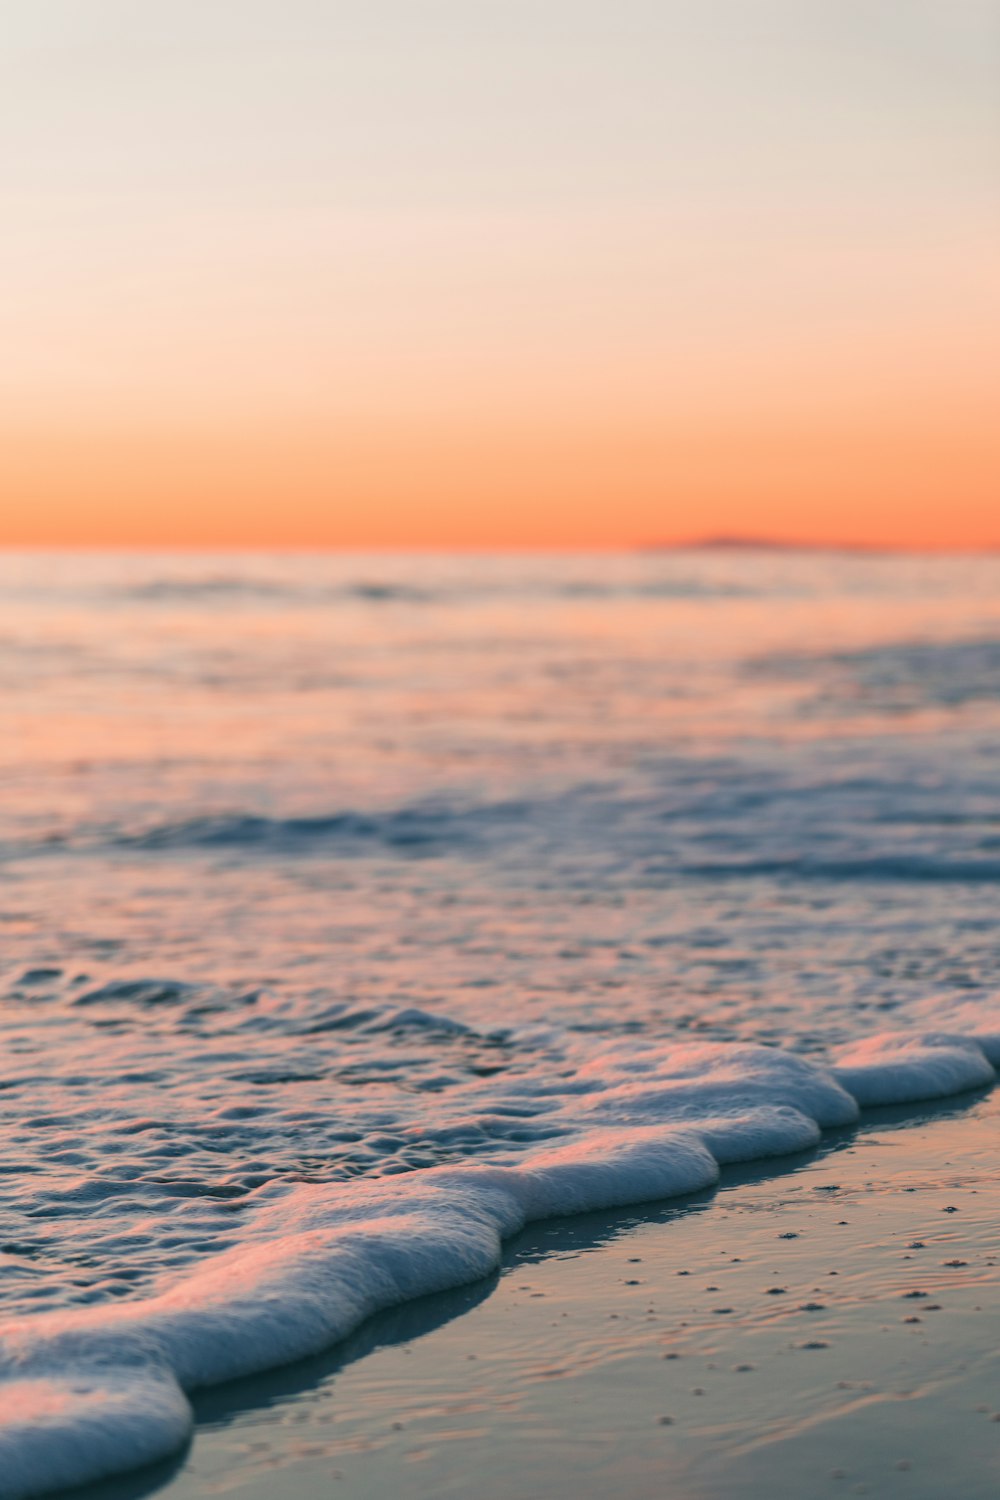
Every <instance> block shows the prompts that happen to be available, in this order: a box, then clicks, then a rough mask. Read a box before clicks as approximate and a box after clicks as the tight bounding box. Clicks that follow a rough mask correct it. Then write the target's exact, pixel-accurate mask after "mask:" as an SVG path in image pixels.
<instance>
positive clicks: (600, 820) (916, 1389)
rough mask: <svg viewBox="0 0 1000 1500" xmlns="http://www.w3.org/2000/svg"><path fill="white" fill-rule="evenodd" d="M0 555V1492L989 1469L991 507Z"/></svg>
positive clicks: (993, 863)
mask: <svg viewBox="0 0 1000 1500" xmlns="http://www.w3.org/2000/svg"><path fill="white" fill-rule="evenodd" d="M0 571H2V581H3V592H2V601H0V638H2V640H3V655H2V659H0V666H2V671H3V674H4V687H5V693H6V700H5V701H6V702H7V704H8V705H9V712H10V716H11V719H10V722H11V724H12V725H13V727H14V730H15V731H16V732H14V733H12V734H11V735H10V736H9V737H8V738H7V739H6V740H5V741H4V744H3V746H2V749H0V755H2V772H3V783H2V785H3V796H4V810H5V814H6V816H5V821H4V838H3V844H2V848H0V856H2V870H0V875H2V903H0V920H2V923H3V934H4V965H5V967H4V998H5V1005H4V1011H3V1029H4V1038H3V1041H4V1058H5V1062H4V1072H3V1078H2V1084H3V1087H2V1090H0V1110H2V1125H3V1131H4V1143H5V1165H4V1171H3V1173H2V1175H0V1226H2V1242H0V1260H2V1267H3V1271H4V1277H3V1287H2V1293H0V1295H2V1297H3V1308H2V1327H0V1382H2V1402H0V1460H2V1463H3V1474H4V1485H5V1486H6V1488H5V1489H0V1493H2V1494H3V1496H4V1500H8V1497H9V1500H15V1497H17V1500H20V1497H22V1496H24V1497H27V1496H29V1495H35V1494H38V1495H40V1494H45V1493H55V1492H57V1491H58V1490H59V1489H60V1488H66V1486H68V1485H72V1484H74V1483H77V1482H80V1481H84V1480H88V1481H89V1480H91V1479H93V1480H96V1479H98V1478H101V1479H102V1481H104V1488H103V1489H100V1490H99V1491H95V1492H94V1493H95V1494H97V1493H100V1494H101V1495H102V1496H103V1497H107V1500H111V1497H112V1496H121V1497H124V1496H126V1495H134V1496H138V1495H142V1494H146V1493H152V1492H155V1491H156V1490H157V1489H159V1490H160V1491H161V1492H162V1493H163V1494H164V1495H169V1496H170V1497H171V1500H196V1497H204V1496H207V1495H210V1494H216V1493H218V1494H226V1493H233V1494H236V1495H244V1496H246V1497H247V1500H251V1497H260V1500H263V1496H265V1495H273V1494H275V1493H282V1494H284V1493H289V1494H290V1495H292V1496H294V1497H295V1500H309V1497H312V1496H314V1495H317V1496H318V1495H319V1494H323V1495H326V1494H329V1493H337V1492H338V1488H339V1490H340V1491H342V1492H343V1493H345V1494H352V1495H357V1496H369V1495H371V1496H373V1497H374V1496H376V1495H379V1496H381V1495H384V1494H386V1493H389V1492H391V1491H392V1490H394V1489H395V1490H399V1491H400V1493H402V1494H403V1495H412V1496H414V1500H422V1497H424V1496H428V1497H429V1496H431V1495H437V1494H455V1495H463V1494H468V1493H471V1492H476V1493H479V1494H481V1495H482V1496H483V1497H484V1500H489V1497H492V1496H496V1497H497V1500H499V1497H500V1496H506V1495H524V1496H530V1497H535V1496H538V1497H542V1496H545V1497H549V1496H552V1497H560V1496H562V1495H566V1496H569V1495H571V1494H572V1495H579V1496H581V1497H587V1496H589V1495H595V1496H596V1495H597V1494H599V1493H601V1494H603V1493H606V1492H607V1491H608V1490H609V1489H610V1490H614V1492H615V1493H616V1494H622V1495H626V1496H633V1497H634V1500H644V1497H645V1496H647V1495H650V1496H651V1495H653V1494H654V1493H662V1492H663V1491H664V1489H665V1487H667V1486H673V1489H674V1491H675V1492H676V1493H677V1494H679V1495H685V1496H688V1495H689V1496H691V1497H692V1500H712V1497H716V1496H717V1497H719V1500H729V1497H736V1496H743V1495H747V1496H753V1495H756V1494H757V1493H758V1492H760V1493H763V1492H764V1491H765V1490H766V1491H767V1492H768V1493H777V1494H788V1495H799V1494H812V1493H820V1494H823V1493H831V1494H835V1493H838V1492H841V1491H842V1492H844V1493H852V1492H856V1493H871V1494H874V1495H886V1496H890V1497H892V1500H895V1497H896V1496H897V1495H903V1494H906V1495H913V1496H921V1497H926V1500H931V1497H932V1496H933V1497H937V1496H939V1495H940V1494H941V1493H943V1492H947V1493H950V1494H955V1495H956V1496H959V1497H961V1500H978V1497H979V1496H980V1495H983V1496H985V1495H987V1494H989V1493H992V1492H993V1491H994V1490H995V1479H996V1460H995V1456H994V1455H995V1453H996V1442H997V1441H998V1439H997V1434H998V1433H1000V1423H993V1421H992V1418H993V1416H995V1415H996V1414H997V1411H998V1409H1000V1396H998V1393H997V1390H996V1370H995V1366H994V1364H993V1362H992V1360H993V1355H992V1351H993V1349H994V1348H995V1346H996V1337H995V1332H996V1328H995V1312H994V1304H995V1301H996V1298H995V1295H994V1292H995V1278H996V1266H995V1262H996V1258H997V1257H996V1254H995V1249H994V1243H993V1241H994V1232H993V1228H992V1225H993V1224H994V1222H995V1216H996V1215H995V1210H996V1196H995V1188H994V1186H993V1176H994V1175H995V1144H994V1142H995V1126H996V1107H997V1106H996V1102H995V1098H994V1096H993V1094H992V1093H991V1092H990V1090H991V1086H992V1084H993V1082H994V1079H995V1069H996V1066H997V1065H998V1064H1000V1004H998V1001H997V992H998V989H1000V940H998V929H997V923H996V888H997V883H998V880H1000V852H998V848H1000V846H998V829H1000V788H998V784H997V780H996V772H995V765H996V759H995V757H996V751H997V746H998V744H1000V704H998V700H997V693H996V682H997V672H996V668H997V662H998V649H1000V587H998V584H1000V572H998V564H997V560H996V559H995V558H990V557H979V558H957V557H956V558H933V559H932V558H905V557H894V556H891V555H886V556H874V555H872V556H866V555H852V554H837V555H834V554H818V553H795V552H788V553H785V552H780V553H769V552H766V551H764V552H756V551H753V550H751V551H745V550H739V549H737V550H735V551H727V550H726V549H706V550H704V551H700V552H699V551H692V552H685V551H677V552H666V553H656V552H650V553H645V554H631V555H626V554H622V555H620V556H618V557H616V558H610V559H609V558H606V557H605V558H601V559H600V560H599V561H595V560H594V559H592V558H587V557H585V556H582V555H579V556H564V557H553V558H545V557H529V558H500V557H494V558H478V559H477V558H462V557H457V556H452V557H439V558H416V557H397V558H388V557H383V558H378V559H376V558H357V557H339V558H336V557H326V558H324V557H318V556H316V557H309V558H306V557H301V558H299V557H293V556H286V557H273V558H269V557H265V556H262V555H257V556H251V555H242V556H241V555H235V554H234V555H217V556H210V555H199V554H189V555H175V556H171V555H166V554H164V555H155V554H121V555H116V556H112V555H110V554H109V555H106V556H100V555H91V556H83V555H79V556H71V555H69V554H63V555H55V554H54V555H52V556H51V557H44V558H43V557H42V556H41V555H40V554H39V555H37V556H36V555H31V554H24V555H23V556H20V557H15V556H13V555H10V556H8V557H6V558H4V559H3V561H2V570H0ZM786 1236H787V1237H786ZM913 1320H918V1321H913ZM672 1356H676V1358H674V1357H672ZM150 1464H154V1465H156V1464H159V1465H161V1467H160V1468H158V1469H157V1468H155V1467H154V1468H152V1469H150V1467H149V1465H150ZM859 1487H860V1488H859Z"/></svg>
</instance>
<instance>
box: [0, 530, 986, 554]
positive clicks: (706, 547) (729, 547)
mask: <svg viewBox="0 0 1000 1500" xmlns="http://www.w3.org/2000/svg"><path fill="white" fill-rule="evenodd" d="M70 552H73V553H75V552H87V553H102V552H103V553H134V554H138V555H143V554H155V553H161V554H162V553H177V554H184V555H192V554H211V553H249V554H263V555H266V554H269V553H271V554H282V555H295V556H306V555H310V556H322V555H334V554H343V555H370V554H373V553H375V554H383V555H387V556H392V555H397V556H400V555H412V554H420V553H423V554H427V555H435V554H436V555H439V556H449V555H456V556H494V555H521V556H524V555H538V556H551V555H559V554H562V555H585V556H600V555H605V556H635V555H643V554H655V553H668V552H735V553H751V552H779V553H803V552H805V553H818V554H831V555H837V554H839V555H846V556H860V557H995V556H997V555H1000V540H997V541H996V542H987V543H980V544H961V543H956V544H954V545H940V544H932V543H926V544H921V543H906V542H868V541H845V540H841V541H829V542H827V541H808V540H803V539H797V538H793V537H781V536H753V535H745V536H744V535H739V534H735V535H732V536H729V535H721V536H716V535H708V536H698V537H690V538H682V539H678V540H674V541H668V540H663V541H635V542H621V543H616V544H605V543H586V542H582V543H581V542H578V543H572V542H565V543H562V542H552V543H539V542H498V543H492V544H491V543H479V542H475V543H473V542H451V543H435V542H400V543H386V542H371V543H368V544H364V543H358V542H319V541H317V542H258V541H243V542H237V541H234V542H221V541H220V542H212V543H205V542H199V541H191V542H183V541H170V542H166V541H165V542H137V541H120V542H118V541H64V542H57V541H51V542H49V541H36V542H32V541H23V542H20V541H10V542H5V541H3V540H0V553H70Z"/></svg>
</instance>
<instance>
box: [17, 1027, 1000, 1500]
mask: <svg viewBox="0 0 1000 1500" xmlns="http://www.w3.org/2000/svg"><path fill="white" fill-rule="evenodd" d="M938 1008H939V1009H940V1006H939V1007H938ZM955 1014H956V1015H959V1014H960V1015H961V1017H962V1018H963V1024H964V1027H965V1029H963V1030H959V1031H947V1030H936V1031H923V1032H921V1031H908V1032H893V1033H884V1034H881V1035H877V1036H871V1037H867V1038H865V1039H863V1040H861V1041H858V1042H855V1043H854V1044H852V1045H851V1046H849V1047H847V1048H846V1049H844V1050H843V1051H841V1052H840V1053H839V1054H837V1055H835V1056H834V1057H832V1058H831V1059H830V1060H829V1061H828V1062H827V1063H825V1064H823V1063H819V1062H817V1061H814V1060H812V1059H808V1060H807V1059H805V1058H803V1057H800V1056H797V1055H795V1054H793V1053H789V1052H784V1051H781V1050H778V1049H776V1048H769V1047H762V1046H751V1045H740V1044H732V1043H712V1044H705V1045H700V1046H697V1045H696V1046H692V1045H683V1046H663V1045H662V1044H656V1043H653V1042H650V1041H641V1040H637V1039H634V1038H630V1039H628V1040H624V1041H620V1042H617V1043H613V1044H610V1045H608V1044H607V1043H606V1042H605V1043H599V1042H597V1041H596V1040H595V1039H593V1038H590V1039H588V1038H585V1037H580V1036H575V1037H566V1038H564V1039H563V1042H564V1046H565V1061H566V1063H567V1064H568V1066H562V1067H559V1068H558V1069H557V1070H555V1071H552V1070H549V1071H548V1072H545V1073H543V1074H541V1075H539V1074H538V1073H536V1074H534V1075H523V1074H522V1075H520V1076H518V1077H513V1078H512V1077H507V1078H506V1079H504V1080H496V1079H489V1078H486V1079H483V1080H482V1081H481V1083H480V1085H479V1090H480V1096H481V1099H480V1102H485V1103H486V1104H487V1105H488V1106H491V1107H493V1108H494V1109H496V1110H498V1111H499V1110H504V1109H506V1110H508V1111H515V1112H516V1109H517V1106H518V1104H519V1103H520V1104H522V1105H527V1104H532V1105H533V1106H535V1107H538V1106H539V1104H544V1106H545V1107H546V1109H547V1111H548V1125H549V1128H548V1131H547V1135H548V1139H546V1140H545V1141H544V1142H543V1143H541V1144H539V1141H538V1139H537V1137H532V1136H531V1135H530V1133H529V1134H528V1136H527V1138H526V1139H524V1140H522V1141H520V1142H519V1143H515V1142H514V1141H508V1142H507V1143H506V1148H505V1150H506V1154H505V1155H504V1156H503V1157H502V1159H499V1160H492V1161H491V1160H486V1161H484V1160H482V1159H477V1160H464V1161H460V1162H457V1163H454V1164H448V1165H441V1166H432V1167H428V1168H426V1169H425V1170H420V1171H414V1172H410V1173H408V1174H405V1175H403V1176H396V1175H392V1176H388V1177H381V1178H378V1177H376V1178H368V1179H365V1180H356V1181H354V1182H350V1183H343V1182H334V1183H330V1182H324V1183H318V1184H312V1183H303V1182H298V1183H289V1182H288V1181H279V1182H274V1181H272V1182H269V1183H266V1184H264V1185H262V1186H260V1187H258V1188H257V1189H256V1190H255V1191H253V1192H252V1193H250V1194H248V1195H247V1196H246V1197H244V1198H243V1199H242V1200H241V1201H240V1202H239V1204H237V1205H233V1204H231V1203H228V1202H227V1201H225V1200H221V1201H218V1202H213V1203H211V1204H208V1205H206V1204H205V1203H204V1202H202V1203H201V1204H200V1206H199V1209H198V1212H199V1214H201V1215H203V1216H204V1215H205V1214H207V1213H214V1214H216V1215H219V1216H225V1215H227V1214H231V1213H232V1212H233V1211H234V1208H235V1207H239V1208H240V1210H241V1214H240V1218H239V1225H240V1239H239V1241H238V1243H236V1244H234V1245H233V1246H232V1247H231V1248H228V1249H225V1250H222V1251H221V1252H218V1253H215V1254H213V1255H211V1256H209V1257H207V1258H205V1259H204V1260H202V1261H201V1262H200V1264H198V1265H197V1266H196V1267H195V1269H194V1270H189V1271H188V1272H187V1273H185V1274H183V1275H181V1276H180V1277H176V1275H175V1277H174V1279H168V1278H167V1277H164V1279H163V1280H162V1282H161V1284H160V1285H158V1286H157V1287H156V1289H155V1290H154V1292H153V1294H152V1295H150V1296H146V1297H143V1298H141V1299H136V1300H134V1301H128V1302H124V1303H123V1302H118V1303H116V1304H113V1305H111V1306H107V1305H103V1306H93V1307H86V1308H82V1309H81V1308H76V1309H72V1310H69V1311H62V1312H49V1313H42V1314H36V1315H33V1316H28V1317H22V1318H20V1319H18V1320H16V1321H14V1322H12V1323H9V1324H8V1325H7V1326H6V1328H4V1329H3V1331H2V1335H0V1466H2V1468H0V1472H2V1474H3V1493H4V1495H5V1497H6V1500H27V1497H30V1496H35V1495H41V1494H44V1493H46V1492H48V1491H51V1490H53V1489H58V1488H61V1487H65V1486H69V1485H73V1484H80V1483H83V1482H86V1481H90V1480H94V1479H98V1478H102V1477H105V1476H108V1475H110V1474H113V1473H117V1472H122V1471H125V1470H127V1469H130V1468H134V1467H137V1466H139V1465H142V1464H145V1463H149V1462H152V1461H154V1460H156V1459H158V1458H161V1457H164V1456H166V1455H167V1454H168V1453H170V1452H172V1451H175V1450H176V1449H177V1448H178V1447H180V1446H181V1445H183V1443H184V1442H185V1441H186V1440H187V1438H188V1436H189V1434H190V1431H191V1427H192V1414H191V1409H190V1406H189V1403H188V1399H187V1396H188V1393H189V1392H191V1391H193V1390H196V1389H198V1388H199V1387H203V1386H207V1385H213V1384H217V1383H220V1382H223V1381H227V1380H232V1379H235V1378H237V1377H240V1376H245V1375H250V1374H253V1373H257V1372H260V1371H263V1370H266V1369H269V1368H273V1367H275V1366H277V1365H280V1364H284V1363H288V1362H291V1361H293V1360H297V1359H300V1358H302V1357H304V1356H307V1355H310V1354H314V1353H317V1352H318V1351H320V1350H321V1349H323V1348H325V1347H328V1346H329V1345H331V1344H333V1343H335V1342H336V1341H338V1340H340V1339H342V1338H344V1337H345V1336H346V1335H347V1334H349V1333H350V1332H351V1331H352V1330H353V1329H354V1328H356V1327H357V1326H358V1324H360V1323H361V1322H362V1321H363V1320H364V1319H365V1318H367V1317H369V1316H370V1315H371V1314H372V1313H374V1312H376V1311H377V1310H379V1309H380V1308H384V1307H388V1306H391V1305H394V1304H398V1303H402V1302H405V1301H407V1300H409V1299H411V1298H414V1297H418V1296H421V1295H423V1294H426V1293H429V1292H434V1291H441V1290H444V1289H446V1288H449V1287H454V1286H458V1285H461V1284H463V1283H467V1282H471V1281H475V1280H478V1279H479V1278H481V1277H484V1276H486V1275H488V1274H489V1273H490V1272H491V1271H493V1270H494V1269H495V1268H496V1266H497V1264H498V1261H499V1258H500V1250H501V1244H502V1241H503V1240H504V1239H506V1238H507V1237H509V1236H510V1235H512V1234H515V1233H517V1232H518V1231H519V1230H520V1229H521V1228H522V1227H523V1226H524V1225H525V1224H527V1223H529V1222H531V1221H533V1220H538V1219H543V1218H547V1217H551V1216H553V1215H563V1214H572V1213H579V1212H586V1211H589V1210H594V1209H609V1208H616V1207H625V1206H627V1205H631V1204H637V1203H642V1202H647V1201H654V1200H657V1199H663V1198H669V1197H675V1196H678V1195H684V1194H689V1193H692V1192H695V1191H698V1190H701V1189H703V1188H706V1187H709V1186H711V1185H712V1184H713V1183H714V1182H715V1181H716V1180H717V1179H718V1176H719V1172H720V1169H721V1167H723V1166H724V1165H726V1164H728V1163H732V1162H743V1161H750V1160H757V1159H763V1158H767V1157H780V1156H782V1155H785V1154H788V1153H791V1152H797V1151H801V1150H803V1149H805V1148H808V1147H810V1146H813V1145H815V1144H816V1142H817V1141H818V1140H819V1138H820V1135H821V1132H822V1131H823V1130H824V1129H826V1128H831V1127H840V1126H845V1125H850V1124H851V1123H852V1122H854V1121H855V1120H857V1118H858V1116H859V1112H860V1110H861V1108H862V1107H867V1106H871V1105H878V1104H886V1103H894V1104H895V1103H901V1102H905V1101H913V1100H920V1099H931V1098H942V1097H946V1096H948V1095H952V1094H956V1093H959V1092H962V1091H964V1090H968V1089H972V1088H978V1087H984V1086H987V1085H989V1084H992V1083H993V1082H994V1081H995V1077H996V1075H995V1071H994V1068H995V1066H997V1065H1000V1017H992V1016H989V1015H987V1016H985V1017H984V1016H982V1015H981V1014H980V1013H979V1012H978V1011H976V1010H975V1009H974V1008H973V1007H971V1006H970V1004H969V1003H968V1002H966V1003H965V1005H964V1009H963V1010H962V1011H961V1012H956V1013H955ZM397 1020H399V1022H400V1024H403V1025H412V1026H431V1027H439V1026H440V1025H442V1024H444V1023H446V1020H447V1018H442V1017H438V1016H434V1015H428V1014H426V1013H423V1012H413V1013H408V1014H406V1015H403V1016H402V1017H397ZM230 1222H231V1221H230Z"/></svg>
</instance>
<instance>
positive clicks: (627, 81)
mask: <svg viewBox="0 0 1000 1500" xmlns="http://www.w3.org/2000/svg"><path fill="white" fill-rule="evenodd" d="M0 35H2V42H3V45H2V48H0V129H2V137H3V141H4V151H3V162H2V174H3V196H4V204H5V213H4V232H3V236H2V237H0V282H2V287H3V302H2V313H0V485H2V489H0V542H6V543H58V544H65V543H78V542H79V543H95V544H104V543H118V544H169V545H172V544H180V545H192V544H204V545H222V546H225V545H290V546H296V545H306V546H309V545H350V546H383V545H385V546H412V545H416V546H438V545H456V546H491V545H504V546H520V545H542V546H552V545H567V546H615V545H625V546H629V545H634V544H636V543H644V542H652V541H658V540H664V541H666V540H674V539H681V538H686V537H692V536H698V535H703V534H715V533H741V534H746V533H752V534H765V535H774V534H780V535H782V536H791V537H795V538H799V539H803V540H814V541H823V540H826V541H845V540H846V541H856V542H874V543H885V542H888V543H896V544H900V545H906V546H982V545H997V544H1000V422H998V420H997V390H998V386H1000V272H998V266H1000V257H998V248H1000V188H998V185H997V184H998V181H1000V172H998V167H1000V100H998V90H997V82H996V81H997V69H998V62H1000V11H998V8H997V5H996V4H995V0H687V3H683V0H614V3H610V0H599V3H595V0H170V3H169V4H168V3H161V0H143V3H141V4H138V3H136V0H30V4H17V3H15V0H7V3H5V4H0Z"/></svg>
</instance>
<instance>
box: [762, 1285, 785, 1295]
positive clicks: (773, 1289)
mask: <svg viewBox="0 0 1000 1500" xmlns="http://www.w3.org/2000/svg"><path fill="white" fill-rule="evenodd" d="M787 1291H788V1288H787V1286H769V1287H768V1288H767V1295H768V1296H769V1297H783V1296H784V1295H785V1293H786V1292H787Z"/></svg>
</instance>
